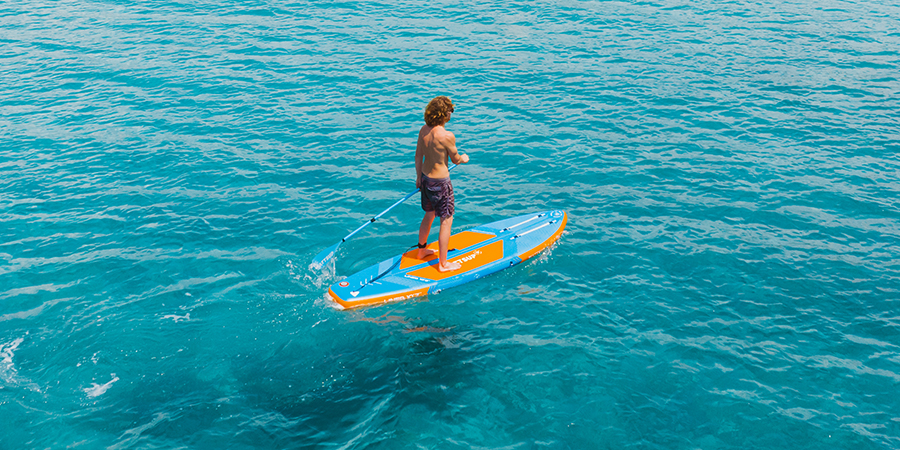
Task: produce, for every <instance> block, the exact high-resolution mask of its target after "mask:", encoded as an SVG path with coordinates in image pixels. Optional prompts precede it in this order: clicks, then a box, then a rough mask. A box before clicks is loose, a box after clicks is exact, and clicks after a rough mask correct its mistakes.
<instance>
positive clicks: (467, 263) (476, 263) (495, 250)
mask: <svg viewBox="0 0 900 450" xmlns="http://www.w3.org/2000/svg"><path fill="white" fill-rule="evenodd" d="M451 239H452V238H451ZM502 258H503V241H497V242H492V243H490V244H488V245H486V246H484V247H481V248H479V249H475V250H472V251H471V252H467V253H465V254H463V255H460V256H457V257H455V258H453V259H451V260H450V261H451V262H453V261H455V262H458V263H460V264H462V268H461V269H459V270H454V271H452V272H439V271H438V270H437V264H432V265H430V266H428V267H423V268H421V269H418V270H414V271H412V272H409V275H412V276H415V277H420V278H426V279H429V280H434V281H438V280H443V279H444V278H450V277H452V276H454V275H459V274H461V273H465V272H468V271H470V270H474V269H477V268H479V267H481V266H484V265H487V264H490V263H492V262H494V261H497V260H499V259H502ZM430 259H432V260H433V259H435V258H430Z"/></svg>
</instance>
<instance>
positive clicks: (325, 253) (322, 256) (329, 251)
mask: <svg viewBox="0 0 900 450" xmlns="http://www.w3.org/2000/svg"><path fill="white" fill-rule="evenodd" d="M456 166H457V164H453V165H451V166H450V168H449V169H447V170H448V171H450V170H453V169H454V168H456ZM420 190H421V189H416V190H414V191H412V192H410V193H409V194H406V197H403V198H401V199H400V200H398V201H397V203H394V204H393V205H391V206H390V207H389V208H388V209H386V210H384V211H382V212H381V213H379V214H378V215H377V216H375V217H373V218H371V219H369V221H368V222H366V223H364V224H362V225H361V226H360V227H359V228H357V229H355V230H353V232H352V233H350V234H348V235H347V236H345V237H344V238H343V239H341V241H340V242H338V243H337V244H334V245H332V246H331V247H328V248H326V249H325V250H322V251H321V252H319V254H318V255H316V257H315V258H313V260H312V263H310V265H309V267H311V268H312V269H313V270H319V269H321V268H322V267H324V266H325V263H326V262H328V260H330V259H331V258H332V257H334V254H335V253H336V252H337V249H338V248H339V247H340V246H341V244H343V243H344V242H347V239H350V238H351V237H353V235H354V234H356V233H359V232H360V230H362V229H363V228H365V227H367V226H369V224H370V223H372V222H374V221H376V220H378V218H379V217H381V216H383V215H385V214H387V212H388V211H390V210H392V209H394V207H395V206H397V205H399V204H401V203H403V202H405V201H406V200H408V199H409V198H410V197H412V196H413V195H416V193H417V192H419V191H420Z"/></svg>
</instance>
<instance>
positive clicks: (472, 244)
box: [328, 210, 568, 308]
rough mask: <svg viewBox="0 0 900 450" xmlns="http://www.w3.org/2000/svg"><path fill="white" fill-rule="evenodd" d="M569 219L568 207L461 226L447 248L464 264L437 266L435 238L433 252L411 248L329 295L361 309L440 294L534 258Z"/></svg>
mask: <svg viewBox="0 0 900 450" xmlns="http://www.w3.org/2000/svg"><path fill="white" fill-rule="evenodd" d="M567 219H568V216H567V215H566V213H565V211H560V210H555V211H544V212H536V213H531V214H526V215H522V216H518V217H512V218H509V219H504V220H499V221H497V222H493V223H489V224H486V225H481V226H479V227H475V228H472V229H470V230H466V231H462V232H459V233H457V234H454V235H453V236H450V244H449V248H450V250H449V251H448V252H447V261H455V262H458V263H460V264H461V265H462V267H461V268H460V269H457V270H454V271H452V272H439V271H438V270H437V264H438V255H437V253H438V243H437V242H434V243H432V244H430V245H429V246H428V247H427V248H430V249H432V250H434V254H433V255H429V256H426V257H425V258H423V259H418V258H417V256H418V249H415V250H410V251H408V252H406V253H403V254H402V255H398V256H395V257H393V258H391V259H388V260H386V261H382V262H381V263H378V264H376V265H374V266H372V267H369V268H367V269H365V270H362V271H359V272H357V273H355V274H353V275H350V276H349V277H347V278H345V279H343V280H341V281H340V282H337V283H335V284H334V285H332V286H331V288H330V289H328V295H329V296H330V297H331V299H332V300H334V301H335V302H337V303H338V304H339V305H341V306H343V307H344V308H356V307H359V306H366V305H374V304H378V303H387V302H395V301H400V300H407V299H411V298H415V297H421V296H424V295H428V294H435V293H437V292H440V291H441V290H443V289H447V288H451V287H454V286H458V285H460V284H463V283H468V282H469V281H472V280H476V279H478V278H481V277H483V276H485V275H489V274H492V273H494V272H497V271H500V270H503V269H506V268H509V267H512V266H514V265H516V264H519V263H521V262H522V261H525V260H527V259H528V258H531V257H532V256H534V255H536V254H537V253H538V252H540V251H541V250H543V249H545V248H547V247H548V246H550V244H552V243H554V242H555V241H556V240H557V239H559V236H560V235H561V234H562V232H563V229H564V228H565V227H566V220H567Z"/></svg>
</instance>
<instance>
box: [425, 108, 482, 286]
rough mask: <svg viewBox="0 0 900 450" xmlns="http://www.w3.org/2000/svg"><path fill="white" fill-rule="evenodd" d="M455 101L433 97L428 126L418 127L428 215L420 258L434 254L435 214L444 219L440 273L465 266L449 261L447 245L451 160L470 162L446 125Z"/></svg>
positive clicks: (451, 205)
mask: <svg viewBox="0 0 900 450" xmlns="http://www.w3.org/2000/svg"><path fill="white" fill-rule="evenodd" d="M452 112H453V103H452V102H451V101H450V99H449V98H447V97H444V96H443V95H442V96H439V97H435V98H433V99H432V100H431V101H430V102H428V106H426V107H425V125H423V126H422V129H420V130H419V140H418V142H416V187H417V188H420V189H421V190H422V209H423V210H425V217H423V218H422V224H421V225H420V226H419V253H418V257H419V259H423V258H425V257H426V256H428V255H432V254H434V250H430V249H426V248H425V246H426V245H427V244H428V234H429V233H430V232H431V224H432V222H433V221H434V216H435V215H437V216H438V217H440V218H441V229H440V232H439V234H438V249H439V252H440V253H439V254H438V265H437V270H438V271H440V272H450V271H454V270H457V269H459V268H460V267H462V266H461V265H460V264H459V263H457V262H447V245H448V243H449V242H450V227H451V226H453V211H454V199H453V186H452V185H451V184H450V169H449V168H448V166H447V160H448V159H449V160H450V161H452V162H453V163H454V164H465V163H467V162H469V155H466V154H462V155H460V154H459V152H457V151H456V136H454V135H453V133H451V132H449V131H447V129H446V128H444V125H446V124H447V122H449V121H450V114H451V113H452Z"/></svg>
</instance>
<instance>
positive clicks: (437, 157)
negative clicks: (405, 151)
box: [416, 125, 469, 187]
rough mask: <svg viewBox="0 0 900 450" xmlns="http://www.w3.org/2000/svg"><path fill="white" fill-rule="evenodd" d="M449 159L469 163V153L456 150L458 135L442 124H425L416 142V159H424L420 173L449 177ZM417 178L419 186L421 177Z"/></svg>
mask: <svg viewBox="0 0 900 450" xmlns="http://www.w3.org/2000/svg"><path fill="white" fill-rule="evenodd" d="M448 159H449V160H450V161H452V162H453V163H454V164H461V163H467V162H469V155H465V154H463V155H460V154H459V151H457V150H456V136H454V135H453V133H452V132H450V131H448V130H447V129H446V128H444V127H443V126H442V125H437V126H434V127H432V126H428V125H423V126H422V129H420V130H419V139H418V142H417V143H416V161H422V167H421V168H420V172H419V173H421V174H424V175H425V176H427V177H428V178H447V177H449V176H450V170H449V168H448V165H447V162H448ZM416 178H417V180H416V181H417V182H416V186H417V187H418V186H419V179H420V178H421V177H416Z"/></svg>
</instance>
